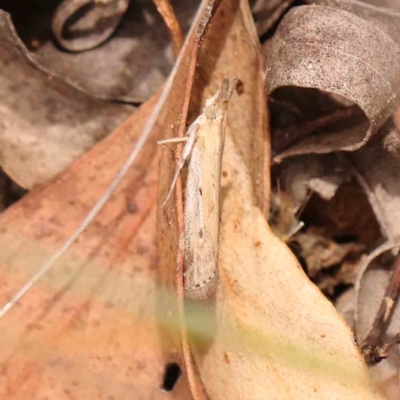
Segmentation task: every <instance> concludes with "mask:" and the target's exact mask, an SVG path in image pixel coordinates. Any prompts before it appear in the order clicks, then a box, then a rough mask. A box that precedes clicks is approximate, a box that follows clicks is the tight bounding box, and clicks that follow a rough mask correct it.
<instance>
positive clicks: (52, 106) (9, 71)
mask: <svg viewBox="0 0 400 400" xmlns="http://www.w3.org/2000/svg"><path fill="white" fill-rule="evenodd" d="M0 39H1V40H0V69H1V71H2V73H1V75H0V91H1V93H2V98H1V108H0V146H1V149H2V151H1V154H0V161H1V165H2V168H3V169H4V170H5V171H6V172H7V174H8V175H10V176H11V177H12V178H13V179H14V180H15V181H16V182H17V183H18V184H19V185H21V186H22V187H25V188H32V187H33V186H35V185H36V184H38V183H41V182H44V181H46V180H47V179H49V178H51V177H53V176H54V175H55V174H57V173H58V172H60V171H62V170H64V169H65V168H66V167H67V166H68V165H69V164H70V163H71V162H72V161H74V160H75V159H76V158H78V157H79V156H80V155H81V154H83V153H84V152H85V151H87V150H88V149H89V148H91V147H92V146H93V145H94V144H95V143H96V142H97V141H99V140H100V139H101V138H103V137H104V136H105V135H107V134H108V133H109V132H110V131H111V130H112V129H114V128H115V127H116V126H117V125H118V124H120V123H121V122H122V121H123V120H125V119H126V118H127V117H128V116H129V115H130V114H131V113H132V112H133V111H134V108H133V107H130V106H126V105H116V104H108V103H105V102H103V101H100V100H96V99H93V98H91V97H90V96H88V95H86V94H84V93H82V92H80V91H77V90H75V89H73V88H72V87H70V86H69V85H66V84H65V83H64V82H62V81H60V80H58V79H55V78H53V77H52V76H51V75H50V74H49V73H48V72H46V71H43V70H40V69H38V67H37V66H36V65H35V63H34V62H33V61H32V58H31V56H30V54H29V52H27V50H26V48H25V47H24V46H23V44H22V43H21V41H20V40H19V39H18V37H17V35H16V32H15V30H14V28H13V25H12V23H11V19H10V17H9V15H8V14H6V13H4V12H2V11H0Z"/></svg>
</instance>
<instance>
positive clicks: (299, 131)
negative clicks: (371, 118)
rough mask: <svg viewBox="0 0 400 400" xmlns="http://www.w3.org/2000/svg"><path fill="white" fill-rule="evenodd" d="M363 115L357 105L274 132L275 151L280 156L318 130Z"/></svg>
mask: <svg viewBox="0 0 400 400" xmlns="http://www.w3.org/2000/svg"><path fill="white" fill-rule="evenodd" d="M357 115H362V111H361V110H360V108H359V107H358V106H356V105H353V106H350V107H346V108H342V109H339V110H335V111H333V112H330V113H328V114H323V115H321V116H320V117H318V118H315V119H313V120H311V121H306V122H301V123H299V124H294V125H290V126H288V127H286V128H282V129H276V130H274V132H273V137H274V140H273V143H272V145H273V149H274V151H275V152H276V153H277V154H279V153H281V152H282V151H284V150H286V149H287V148H288V147H290V146H292V145H293V144H295V143H296V142H298V141H300V140H301V139H303V138H304V137H306V136H308V135H310V134H311V133H313V132H315V131H316V130H317V129H320V128H323V127H325V126H327V125H330V124H333V123H335V122H338V121H340V120H342V119H345V118H349V117H353V116H357Z"/></svg>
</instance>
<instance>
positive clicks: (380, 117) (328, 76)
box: [266, 6, 400, 161]
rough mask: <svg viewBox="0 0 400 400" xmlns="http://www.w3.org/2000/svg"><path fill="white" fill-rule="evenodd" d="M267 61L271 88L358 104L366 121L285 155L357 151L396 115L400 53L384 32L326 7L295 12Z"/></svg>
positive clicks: (302, 144)
mask: <svg viewBox="0 0 400 400" xmlns="http://www.w3.org/2000/svg"><path fill="white" fill-rule="evenodd" d="M267 56H268V68H267V79H266V85H267V86H266V88H267V92H268V93H271V92H273V91H274V90H275V89H277V88H283V87H286V86H297V87H301V88H315V89H319V90H320V91H324V92H329V93H331V94H334V95H335V96H341V97H342V98H344V99H347V100H350V101H351V102H354V103H356V104H357V105H358V106H359V107H360V108H361V110H362V111H363V112H364V113H365V116H366V117H367V118H368V120H369V122H368V121H367V120H366V119H365V118H359V117H358V118H356V119H355V120H354V121H352V124H351V125H349V121H348V120H347V121H345V122H346V123H345V124H339V126H337V127H336V128H331V127H329V129H326V130H325V131H322V132H320V133H319V134H318V135H313V136H310V137H308V138H306V139H304V140H302V141H301V142H300V143H298V144H295V145H293V146H292V147H291V148H289V149H288V150H287V151H284V152H283V153H282V154H280V155H279V157H277V158H276V161H280V160H281V159H283V158H284V157H287V156H289V155H294V154H303V153H310V152H312V153H327V152H331V151H334V150H355V149H357V148H359V147H361V146H363V145H364V144H365V143H366V142H367V141H368V139H369V138H370V137H371V135H372V133H374V132H375V131H376V130H377V129H378V128H379V127H380V126H381V125H382V124H383V123H384V122H385V120H386V119H387V118H388V116H389V115H390V114H391V113H392V112H393V109H394V107H395V106H396V105H397V104H398V97H399V88H400V73H399V71H400V68H399V66H400V48H399V46H398V44H397V43H396V42H395V41H394V40H393V39H392V38H391V37H390V36H388V35H387V34H386V33H384V32H383V31H382V30H380V29H379V28H377V27H376V26H374V25H373V24H371V23H369V22H367V21H365V20H364V19H362V18H359V17H357V16H355V15H353V14H350V13H348V12H345V11H342V10H339V9H334V8H330V7H323V6H301V7H296V8H293V9H292V10H290V12H289V13H288V14H287V15H286V16H285V18H284V19H283V21H282V23H281V24H280V26H279V28H278V30H277V32H276V35H275V37H274V39H273V42H272V45H271V48H270V52H269V54H267Z"/></svg>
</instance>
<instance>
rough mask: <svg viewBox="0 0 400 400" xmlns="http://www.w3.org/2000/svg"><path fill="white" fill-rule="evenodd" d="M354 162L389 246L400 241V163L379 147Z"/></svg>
mask: <svg viewBox="0 0 400 400" xmlns="http://www.w3.org/2000/svg"><path fill="white" fill-rule="evenodd" d="M350 159H351V160H352V164H353V165H354V168H355V170H356V171H357V172H358V174H359V178H360V179H361V180H362V182H363V183H364V188H365V192H366V194H367V195H368V198H369V201H370V203H371V206H372V208H373V210H374V213H375V216H376V219H377V220H378V222H379V224H380V226H381V230H382V234H383V235H384V236H385V237H386V238H387V239H388V241H389V242H394V243H395V242H398V241H399V239H400V180H399V171H400V169H399V168H400V159H398V158H397V157H394V156H392V155H391V154H390V153H388V152H386V151H385V150H384V149H383V147H382V145H381V144H379V143H376V142H375V143H371V145H370V146H366V147H365V148H363V149H360V150H359V151H357V152H354V154H352V155H351V157H350Z"/></svg>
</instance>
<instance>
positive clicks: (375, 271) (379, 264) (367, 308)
mask: <svg viewBox="0 0 400 400" xmlns="http://www.w3.org/2000/svg"><path fill="white" fill-rule="evenodd" d="M392 263H393V255H391V254H390V252H387V253H384V254H383V255H381V256H380V257H378V258H373V259H371V258H369V259H368V260H367V261H366V265H365V267H364V268H363V274H362V275H361V276H360V282H359V285H358V286H357V287H356V309H355V313H356V320H355V332H356V333H357V340H358V342H359V343H363V342H364V340H365V338H366V337H367V335H368V333H369V331H370V330H371V327H372V324H373V322H374V319H375V317H376V315H377V313H378V310H379V307H380V304H381V302H382V299H383V297H384V294H385V290H386V287H387V285H388V283H389V278H390V276H391V267H392ZM385 332H386V335H387V337H393V336H394V335H397V334H398V333H399V332H400V305H399V304H398V303H397V304H396V305H395V307H394V309H393V314H392V316H391V318H390V322H389V324H388V326H387V329H386V330H385ZM399 365H400V353H399V346H398V345H395V346H393V347H392V349H391V350H390V352H389V357H388V358H387V359H385V360H382V361H381V362H380V363H379V364H376V365H372V366H370V371H371V375H372V377H373V379H374V380H375V381H376V382H377V383H378V384H379V385H380V386H381V388H382V390H383V391H384V393H385V395H386V398H387V399H388V400H397V399H398V398H399V397H400V387H399Z"/></svg>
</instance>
